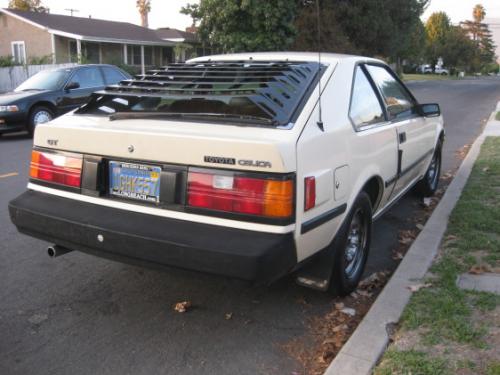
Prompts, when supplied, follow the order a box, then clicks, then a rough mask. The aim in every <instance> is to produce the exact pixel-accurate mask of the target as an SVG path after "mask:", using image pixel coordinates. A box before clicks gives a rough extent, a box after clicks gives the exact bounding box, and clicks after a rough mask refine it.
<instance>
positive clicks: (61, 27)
mask: <svg viewBox="0 0 500 375" xmlns="http://www.w3.org/2000/svg"><path fill="white" fill-rule="evenodd" d="M175 45H176V42H175V41H171V40H168V39H164V38H162V37H160V35H159V34H158V33H157V32H156V31H155V30H151V29H148V28H145V27H141V26H137V25H134V24H131V23H126V22H115V21H106V20H99V19H93V18H82V17H72V16H64V15H59V14H49V13H37V12H27V11H20V10H15V9H0V56H8V55H12V56H13V58H14V60H15V61H16V62H18V63H23V64H24V63H27V62H29V59H30V58H32V57H38V58H40V57H44V56H48V57H49V58H50V59H51V60H52V62H53V63H54V64H60V63H68V62H82V61H83V62H87V63H109V64H115V65H121V64H125V65H132V66H137V67H141V70H142V71H143V72H144V71H145V69H146V67H148V66H161V65H163V64H166V63H168V62H172V61H173V57H174V51H173V48H174V46H175Z"/></svg>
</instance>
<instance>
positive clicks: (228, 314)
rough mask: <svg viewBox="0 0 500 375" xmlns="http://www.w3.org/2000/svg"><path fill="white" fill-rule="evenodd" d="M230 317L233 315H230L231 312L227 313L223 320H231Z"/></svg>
mask: <svg viewBox="0 0 500 375" xmlns="http://www.w3.org/2000/svg"><path fill="white" fill-rule="evenodd" d="M232 317H233V313H232V312H231V313H227V314H226V315H225V316H224V318H225V319H226V320H231V318H232Z"/></svg>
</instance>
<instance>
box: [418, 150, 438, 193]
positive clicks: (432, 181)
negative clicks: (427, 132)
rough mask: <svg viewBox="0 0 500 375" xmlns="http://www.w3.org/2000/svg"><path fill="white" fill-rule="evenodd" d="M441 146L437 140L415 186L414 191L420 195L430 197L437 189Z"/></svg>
mask: <svg viewBox="0 0 500 375" xmlns="http://www.w3.org/2000/svg"><path fill="white" fill-rule="evenodd" d="M442 148H443V147H442V143H441V141H439V142H438V144H437V146H436V149H435V150H434V154H433V155H432V160H431V163H430V164H429V167H428V168H427V171H426V172H425V175H424V177H423V178H422V179H421V180H420V181H419V182H418V183H417V185H416V186H415V192H416V193H417V194H418V195H419V196H421V197H430V196H432V195H434V193H436V190H437V189H438V185H439V177H440V175H441V153H442Z"/></svg>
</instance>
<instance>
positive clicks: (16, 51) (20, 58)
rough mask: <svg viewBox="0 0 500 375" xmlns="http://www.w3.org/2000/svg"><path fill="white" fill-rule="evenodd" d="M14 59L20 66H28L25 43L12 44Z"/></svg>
mask: <svg viewBox="0 0 500 375" xmlns="http://www.w3.org/2000/svg"><path fill="white" fill-rule="evenodd" d="M11 45H12V58H13V60H14V62H16V63H18V64H26V48H25V45H24V42H22V41H21V42H12V43H11Z"/></svg>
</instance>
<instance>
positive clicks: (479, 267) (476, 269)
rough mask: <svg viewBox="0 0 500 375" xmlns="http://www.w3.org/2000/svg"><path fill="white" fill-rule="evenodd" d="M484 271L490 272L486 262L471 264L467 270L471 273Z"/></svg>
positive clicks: (479, 273) (476, 273)
mask: <svg viewBox="0 0 500 375" xmlns="http://www.w3.org/2000/svg"><path fill="white" fill-rule="evenodd" d="M485 272H491V267H490V266H488V265H486V264H481V265H475V266H472V267H471V268H470V270H469V273H470V274H472V275H481V274H483V273H485Z"/></svg>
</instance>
